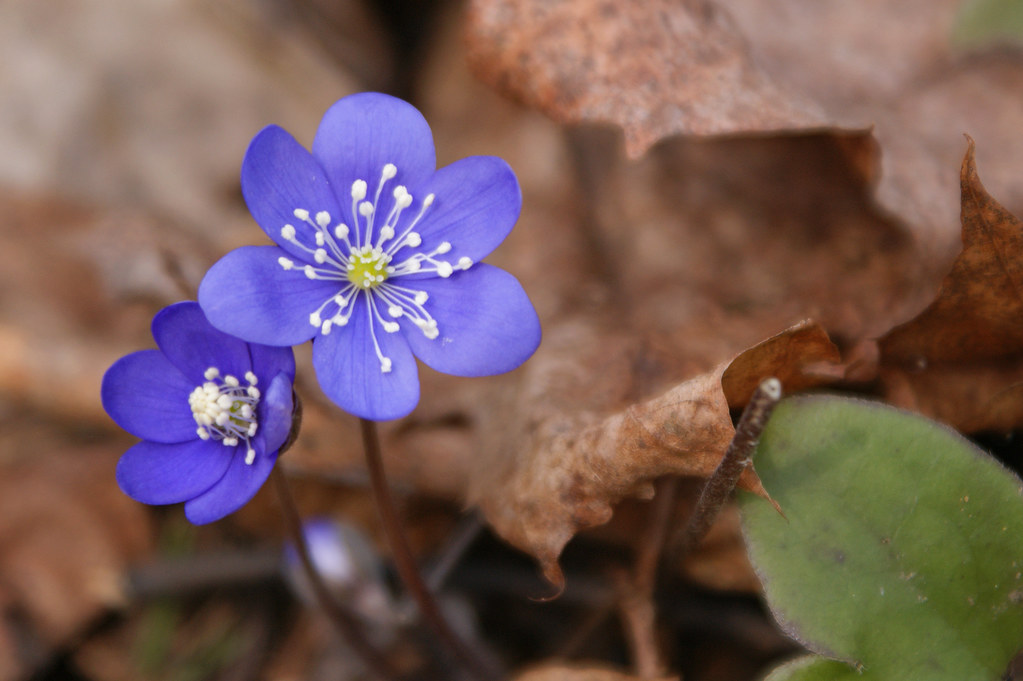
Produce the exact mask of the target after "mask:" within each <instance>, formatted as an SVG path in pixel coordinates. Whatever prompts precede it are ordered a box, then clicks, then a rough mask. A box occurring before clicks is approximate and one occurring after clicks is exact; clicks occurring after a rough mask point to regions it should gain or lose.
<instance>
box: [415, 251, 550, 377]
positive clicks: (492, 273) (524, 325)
mask: <svg viewBox="0 0 1023 681" xmlns="http://www.w3.org/2000/svg"><path fill="white" fill-rule="evenodd" d="M416 287H417V288H420V289H422V290H424V291H426V292H427V294H429V296H430V298H429V300H427V302H426V304H425V306H424V307H426V309H427V311H428V312H429V313H430V314H431V315H433V317H434V319H436V320H437V328H438V330H439V331H440V335H439V336H438V337H437V338H434V339H433V340H430V339H429V338H427V337H426V336H424V335H423V334H422V333H421V332H420V331H419V329H417V328H415V327H410V326H407V325H406V326H404V327H403V330H404V333H405V336H406V337H407V338H408V342H409V345H410V346H411V347H412V352H413V353H415V355H416V357H418V358H419V359H420V360H422V361H423V363H424V364H426V365H427V366H429V367H431V368H433V369H436V370H437V371H440V372H443V373H446V374H453V375H455V376H490V375H493V374H500V373H504V372H505V371H511V370H512V369H514V368H515V367H517V366H519V365H520V364H522V363H523V362H525V361H526V360H527V359H529V357H530V356H531V355H532V354H533V353H534V352H535V351H536V348H537V347H538V346H539V345H540V320H539V319H538V318H537V316H536V310H535V309H534V308H533V304H532V303H531V302H530V301H529V297H528V296H527V295H526V292H525V291H524V290H522V286H521V285H520V284H519V282H518V280H517V279H516V278H515V277H513V276H512V275H510V274H508V273H507V272H505V271H504V270H502V269H499V268H497V267H493V266H491V265H486V264H483V263H481V264H477V265H474V266H473V267H472V268H471V269H469V270H468V271H465V272H456V273H455V274H453V275H452V276H451V277H450V278H448V279H440V278H436V279H423V280H421V281H417V282H416Z"/></svg>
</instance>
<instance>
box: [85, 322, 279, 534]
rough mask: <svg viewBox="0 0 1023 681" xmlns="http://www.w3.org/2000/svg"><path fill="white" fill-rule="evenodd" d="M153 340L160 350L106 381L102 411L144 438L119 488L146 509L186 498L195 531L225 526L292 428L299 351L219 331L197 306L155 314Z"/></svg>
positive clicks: (125, 363) (120, 475) (126, 362)
mask: <svg viewBox="0 0 1023 681" xmlns="http://www.w3.org/2000/svg"><path fill="white" fill-rule="evenodd" d="M153 338H154V339H156V344H157V346H158V347H159V348H160V349H159V350H142V351H140V352H134V353H132V354H130V355H127V356H125V357H122V358H121V359H119V360H117V361H116V362H114V364H113V366H111V367H110V368H109V369H108V370H107V372H106V374H105V375H104V376H103V387H102V397H103V408H104V409H106V411H107V413H108V414H109V415H110V417H111V418H112V419H113V420H114V421H115V422H117V424H118V425H119V426H121V427H122V428H124V429H125V430H126V431H128V432H129V433H131V434H132V435H135V436H137V437H140V438H142V440H143V441H142V442H140V443H138V444H137V445H135V446H134V447H132V448H131V449H129V450H128V451H127V452H125V453H124V455H123V456H122V457H121V460H120V461H119V462H118V464H117V482H118V484H120V486H121V489H122V490H124V493H125V494H127V495H128V496H130V497H131V498H133V499H135V500H136V501H141V502H142V503H144V504H176V503H179V502H182V501H183V502H185V515H186V516H187V517H188V519H189V520H190V521H192V522H193V523H195V524H197V525H198V524H202V523H208V522H212V521H214V520H219V519H220V518H223V517H224V516H225V515H227V514H229V513H233V512H234V511H236V510H238V509H239V508H241V507H242V506H243V505H244V504H245V502H247V501H248V500H249V499H251V498H252V496H253V495H254V494H255V493H256V492H257V491H258V490H259V488H260V487H261V486H262V484H263V482H264V481H265V480H266V478H267V476H268V475H270V470H271V469H272V468H273V465H274V462H275V461H276V460H277V452H278V450H279V449H280V447H281V445H283V444H284V442H285V440H286V439H287V437H288V434H289V433H290V431H291V419H292V399H291V386H292V383H293V381H294V378H295V358H294V355H293V354H292V352H291V349H290V348H275V347H267V346H264V345H255V344H252V345H250V344H248V343H245V342H243V341H241V340H239V339H238V338H232V337H231V336H228V335H227V334H225V333H223V332H222V331H218V330H217V329H214V328H213V327H212V326H210V323H209V322H208V321H206V318H205V317H204V316H203V313H202V310H201V309H200V308H199V305H198V304H196V303H193V302H186V303H177V304H175V305H171V306H170V307H166V308H164V309H163V310H161V311H160V312H159V313H157V315H156V317H154V318H153Z"/></svg>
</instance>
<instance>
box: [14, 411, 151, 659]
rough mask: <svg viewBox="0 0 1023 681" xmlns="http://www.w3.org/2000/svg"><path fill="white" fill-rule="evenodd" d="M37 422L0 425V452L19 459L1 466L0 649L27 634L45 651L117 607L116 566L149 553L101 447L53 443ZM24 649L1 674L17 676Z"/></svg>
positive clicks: (135, 508)
mask: <svg viewBox="0 0 1023 681" xmlns="http://www.w3.org/2000/svg"><path fill="white" fill-rule="evenodd" d="M44 428H45V427H44V426H43V427H39V428H34V427H33V426H32V425H31V424H30V419H26V418H24V416H22V417H21V418H19V419H18V420H17V421H16V422H15V421H13V420H11V421H7V422H5V424H4V431H5V432H4V435H3V442H2V444H3V445H4V449H5V450H6V451H7V452H9V453H14V452H16V453H17V454H18V455H20V456H21V457H22V460H20V461H17V462H12V461H9V460H8V461H5V462H4V463H3V467H2V469H0V603H2V604H3V607H4V610H5V611H6V612H8V613H15V612H16V613H18V614H19V615H20V616H19V617H17V618H14V619H9V620H5V621H4V622H3V624H2V626H0V650H2V649H3V646H4V645H5V643H7V642H9V641H21V642H24V641H28V640H32V641H34V642H36V643H37V644H39V646H40V648H41V649H37V650H36V652H37V653H43V652H45V651H47V650H52V649H53V648H55V647H57V646H59V645H61V644H63V643H66V642H67V640H68V639H69V638H70V637H72V636H74V635H75V634H77V633H79V631H80V629H81V628H82V627H83V626H85V625H86V624H88V623H89V622H90V620H91V619H92V618H94V617H96V616H97V615H99V614H101V613H102V612H103V610H104V609H106V608H118V607H121V606H122V605H123V601H122V599H123V594H122V592H121V585H122V579H123V575H124V573H125V570H126V568H127V566H128V565H129V564H130V563H131V562H132V561H135V560H139V559H140V558H141V557H142V556H143V555H144V554H145V553H146V552H147V551H148V550H149V532H150V528H149V523H148V517H147V514H146V512H145V508H144V507H143V506H141V505H140V504H137V503H135V502H134V501H132V500H131V499H129V498H127V497H126V496H124V495H123V494H122V493H121V492H120V490H118V489H117V483H116V482H114V476H113V468H114V464H115V462H116V456H114V455H113V454H112V452H111V451H110V448H106V447H95V448H83V447H74V446H69V445H67V444H66V443H65V444H61V443H60V442H59V440H55V439H54V438H53V437H52V435H51V434H49V433H48V432H47V431H46V430H45V429H44ZM22 435H24V437H23V436H22ZM26 440H28V441H30V442H31V443H34V445H35V446H34V447H33V445H32V444H26ZM29 447H33V448H32V449H31V450H29V449H28V448H29ZM27 652H28V651H27V650H26V649H25V647H24V646H16V650H13V651H12V653H13V656H12V657H6V656H4V657H3V659H4V660H5V663H0V679H12V678H23V674H24V673H25V671H26V668H25V667H21V665H24V664H30V663H32V661H31V660H26V659H24V656H25V655H26V653H27ZM36 662H38V660H36ZM6 663H10V666H11V669H14V670H15V671H17V672H18V673H17V674H14V675H11V674H8V673H7V672H9V671H11V669H8V668H7V667H5V666H4V664H6Z"/></svg>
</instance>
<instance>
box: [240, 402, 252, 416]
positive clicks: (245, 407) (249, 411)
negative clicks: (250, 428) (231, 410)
mask: <svg viewBox="0 0 1023 681" xmlns="http://www.w3.org/2000/svg"><path fill="white" fill-rule="evenodd" d="M241 415H242V418H246V419H250V418H252V407H250V406H249V405H247V404H243V405H242V409H241Z"/></svg>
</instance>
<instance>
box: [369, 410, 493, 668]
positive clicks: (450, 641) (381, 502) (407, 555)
mask: <svg viewBox="0 0 1023 681" xmlns="http://www.w3.org/2000/svg"><path fill="white" fill-rule="evenodd" d="M359 422H360V425H361V428H362V442H363V446H364V448H365V450H366V466H367V468H368V470H369V479H370V484H371V486H372V488H373V497H374V499H375V500H376V505H377V510H378V511H379V513H380V519H381V521H382V522H383V526H384V532H385V533H386V535H387V539H388V541H389V542H390V545H391V553H392V554H393V558H394V564H395V568H397V570H398V575H399V576H400V577H401V580H402V582H403V583H404V584H405V588H406V589H408V591H409V594H410V595H411V596H412V598H413V599H414V600H415V602H416V604H417V605H418V606H419V613H420V615H421V616H422V618H423V620H424V621H425V622H426V624H427V625H428V626H429V627H430V629H431V630H432V631H433V632H434V634H436V636H437V638H439V639H440V641H441V642H442V643H443V644H444V646H445V647H446V649H447V650H449V651H450V652H451V653H452V654H453V655H454V657H455V658H456V659H457V660H458V661H459V662H460V663H461V664H462V665H463V666H464V667H465V669H466V670H467V671H468V672H469V673H471V674H472V675H473V676H474V677H475V678H476V679H479V680H480V681H494V680H495V679H498V678H500V676H501V674H500V673H499V672H498V671H497V670H495V669H493V667H492V666H491V665H490V664H489V663H488V662H487V661H486V660H484V659H483V658H481V657H480V656H479V655H477V654H476V653H475V651H473V650H472V649H471V648H469V647H468V646H467V645H466V644H465V643H464V642H463V641H462V639H461V638H460V637H459V636H458V634H456V633H455V631H454V630H453V629H452V628H451V625H450V624H448V621H447V620H446V619H445V618H444V615H443V614H442V613H441V611H440V607H439V606H438V605H437V601H436V599H434V597H433V594H431V593H430V590H429V589H427V587H426V584H425V582H423V579H422V576H421V575H420V574H419V568H418V566H417V565H416V560H415V558H414V557H413V555H412V550H411V549H410V548H409V544H408V539H407V538H406V536H405V530H404V529H403V528H402V525H401V521H400V519H399V518H398V512H397V509H396V508H395V505H394V499H393V498H392V496H391V490H390V487H389V485H388V483H387V475H386V473H385V471H384V463H383V458H382V457H381V455H380V438H379V436H378V435H377V428H376V422H374V421H370V420H368V419H359Z"/></svg>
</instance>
